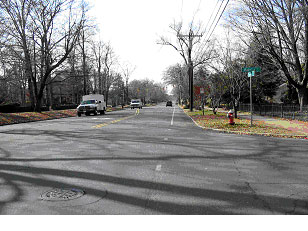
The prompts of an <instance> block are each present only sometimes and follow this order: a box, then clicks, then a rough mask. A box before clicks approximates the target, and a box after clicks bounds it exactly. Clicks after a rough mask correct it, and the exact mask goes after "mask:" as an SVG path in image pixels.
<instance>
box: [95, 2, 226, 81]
mask: <svg viewBox="0 0 308 231" xmlns="http://www.w3.org/2000/svg"><path fill="white" fill-rule="evenodd" d="M217 2H218V4H217ZM220 2H221V0H91V1H90V4H91V5H92V7H93V8H92V10H91V11H90V14H91V15H92V16H94V17H95V18H96V22H97V24H98V26H99V29H100V37H101V39H102V40H103V41H104V42H108V41H110V44H111V46H112V47H113V49H114V51H115V53H116V54H117V55H118V56H119V58H120V62H121V63H124V62H128V63H130V64H132V65H134V66H136V69H135V71H134V73H133V74H132V76H131V78H130V80H132V79H144V78H148V79H153V80H154V81H155V82H160V81H161V78H162V76H163V72H164V71H165V70H166V68H167V67H168V66H170V65H172V64H175V63H178V62H182V58H181V56H180V55H179V54H178V53H177V52H176V51H175V50H174V49H173V48H171V47H169V46H162V45H157V43H156V42H157V40H158V39H159V37H160V36H161V35H164V36H167V37H172V34H171V33H170V29H169V28H168V26H169V25H170V24H171V23H172V22H173V21H174V20H175V21H180V20H181V18H182V19H183V22H184V25H185V26H188V24H189V22H191V20H192V18H193V15H195V21H196V22H198V21H201V22H202V23H203V25H204V26H205V25H206V24H207V22H208V21H209V19H210V15H211V14H212V12H213V11H214V10H215V9H216V11H217V10H218V7H219V5H220ZM225 2H226V1H225ZM215 6H216V8H215ZM198 9H199V10H198ZM197 10H198V11H197ZM196 11H197V12H196ZM216 11H215V13H216ZM213 17H214V16H213ZM221 31H222V29H219V28H216V30H215V33H221ZM215 33H214V34H215Z"/></svg>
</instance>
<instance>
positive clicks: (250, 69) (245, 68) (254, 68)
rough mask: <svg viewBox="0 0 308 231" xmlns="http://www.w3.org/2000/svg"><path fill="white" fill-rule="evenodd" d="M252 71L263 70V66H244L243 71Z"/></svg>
mask: <svg viewBox="0 0 308 231" xmlns="http://www.w3.org/2000/svg"><path fill="white" fill-rule="evenodd" d="M252 71H256V72H261V67H244V68H242V72H252Z"/></svg>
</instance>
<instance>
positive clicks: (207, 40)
mask: <svg viewBox="0 0 308 231" xmlns="http://www.w3.org/2000/svg"><path fill="white" fill-rule="evenodd" d="M229 1H230V0H227V3H226V5H225V7H224V9H223V10H222V12H221V14H220V16H219V18H218V20H217V21H216V24H215V26H214V28H213V30H212V32H211V34H210V35H209V36H208V38H207V39H206V41H205V43H204V45H203V46H202V45H201V46H202V48H201V51H200V52H199V53H198V55H197V58H199V56H200V54H202V52H203V49H204V47H205V45H206V44H207V43H208V42H209V39H210V38H211V36H212V34H213V32H214V30H215V29H216V27H217V25H218V22H219V20H220V18H221V17H222V15H223V13H224V12H225V10H226V8H227V5H228V3H229Z"/></svg>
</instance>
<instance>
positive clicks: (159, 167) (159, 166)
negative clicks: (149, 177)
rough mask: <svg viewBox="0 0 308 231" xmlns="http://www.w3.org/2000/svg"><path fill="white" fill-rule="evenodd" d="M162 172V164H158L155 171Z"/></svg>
mask: <svg viewBox="0 0 308 231" xmlns="http://www.w3.org/2000/svg"><path fill="white" fill-rule="evenodd" d="M160 170H161V164H158V165H157V166H156V168H155V171H158V172H159V171H160Z"/></svg>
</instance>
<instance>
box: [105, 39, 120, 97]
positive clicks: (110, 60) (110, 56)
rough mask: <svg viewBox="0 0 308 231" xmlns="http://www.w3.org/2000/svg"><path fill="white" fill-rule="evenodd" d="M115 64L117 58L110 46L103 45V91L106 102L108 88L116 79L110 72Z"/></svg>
mask: <svg viewBox="0 0 308 231" xmlns="http://www.w3.org/2000/svg"><path fill="white" fill-rule="evenodd" d="M115 64H117V57H116V55H115V53H114V51H113V49H112V47H111V45H110V44H106V45H105V49H104V74H103V75H104V83H103V84H104V89H105V99H106V102H107V100H108V94H109V90H110V87H111V86H112V84H113V82H114V81H115V79H116V76H117V75H116V73H115V72H114V71H113V70H112V67H113V66H114V65H115Z"/></svg>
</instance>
